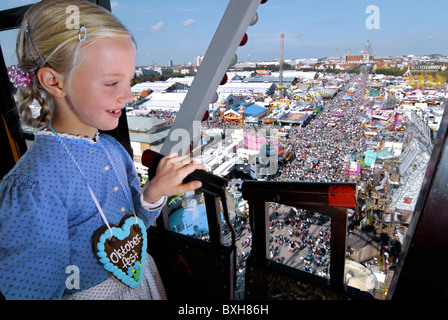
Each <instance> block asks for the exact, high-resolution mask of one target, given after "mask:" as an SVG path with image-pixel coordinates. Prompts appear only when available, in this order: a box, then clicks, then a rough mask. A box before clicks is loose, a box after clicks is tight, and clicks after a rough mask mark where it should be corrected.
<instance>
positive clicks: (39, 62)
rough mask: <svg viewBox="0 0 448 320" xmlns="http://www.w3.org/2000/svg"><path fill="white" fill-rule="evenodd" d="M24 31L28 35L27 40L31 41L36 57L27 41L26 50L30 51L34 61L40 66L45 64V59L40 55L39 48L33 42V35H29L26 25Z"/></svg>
mask: <svg viewBox="0 0 448 320" xmlns="http://www.w3.org/2000/svg"><path fill="white" fill-rule="evenodd" d="M25 33H26V35H27V37H28V40H29V42H31V44H32V45H33V48H34V50H35V51H36V53H37V55H38V57H37V58H36V57H35V56H34V54H33V50H31V47H30V44H29V42H28V50H29V51H30V54H31V56H32V57H33V59H34V61H36V63H37V64H38V65H39V67H42V66H43V65H44V64H45V59H44V58H43V57H42V55H41V54H40V52H39V50H38V49H37V46H36V44H35V43H34V40H33V37H32V36H31V32H30V30H29V28H28V25H26V30H25Z"/></svg>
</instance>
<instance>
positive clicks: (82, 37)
mask: <svg viewBox="0 0 448 320" xmlns="http://www.w3.org/2000/svg"><path fill="white" fill-rule="evenodd" d="M86 37H87V29H86V27H84V26H82V27H81V28H79V32H78V40H79V42H84V41H86Z"/></svg>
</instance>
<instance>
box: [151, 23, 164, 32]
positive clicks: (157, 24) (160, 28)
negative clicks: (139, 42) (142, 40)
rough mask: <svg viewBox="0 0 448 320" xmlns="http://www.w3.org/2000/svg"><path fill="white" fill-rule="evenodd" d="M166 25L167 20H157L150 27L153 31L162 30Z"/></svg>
mask: <svg viewBox="0 0 448 320" xmlns="http://www.w3.org/2000/svg"><path fill="white" fill-rule="evenodd" d="M164 26H165V22H163V21H160V22H157V23H156V24H155V25H153V26H151V27H150V28H149V31H151V32H161V31H163V27H164Z"/></svg>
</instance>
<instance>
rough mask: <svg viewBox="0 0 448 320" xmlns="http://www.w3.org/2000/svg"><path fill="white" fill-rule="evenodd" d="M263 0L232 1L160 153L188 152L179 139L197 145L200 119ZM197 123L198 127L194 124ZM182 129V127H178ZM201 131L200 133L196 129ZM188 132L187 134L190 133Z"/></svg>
mask: <svg viewBox="0 0 448 320" xmlns="http://www.w3.org/2000/svg"><path fill="white" fill-rule="evenodd" d="M259 5H260V0H230V2H229V5H228V6H227V9H226V11H225V13H224V15H223V17H222V19H221V22H220V23H219V25H218V28H217V30H216V32H215V35H214V36H213V39H212V41H211V43H210V45H209V47H208V49H207V52H206V53H205V55H204V59H203V60H202V63H201V65H200V67H199V70H198V73H197V74H196V76H195V78H194V80H193V82H192V84H191V87H190V89H189V90H188V93H187V95H186V96H185V99H184V102H183V104H182V107H181V108H180V110H179V112H178V114H177V116H176V120H175V121H174V124H173V125H172V127H171V129H170V132H169V134H168V136H167V138H166V140H165V142H164V144H163V146H162V149H161V153H162V154H168V153H170V152H177V153H180V154H185V153H187V151H188V150H186V148H180V147H179V146H180V143H181V142H179V140H183V142H184V143H185V142H186V141H187V140H186V139H189V140H188V142H187V144H188V145H190V143H191V142H192V145H193V147H194V146H196V145H197V143H198V139H199V135H200V127H199V126H200V125H199V124H200V121H201V120H202V118H203V116H204V114H205V112H206V111H207V108H208V105H209V104H210V103H211V101H212V99H213V97H214V95H215V93H216V90H217V89H218V86H219V84H220V82H221V80H222V78H223V77H224V75H225V73H226V71H227V70H228V68H229V66H230V63H231V61H232V59H233V58H234V55H235V52H236V50H237V48H238V46H239V44H240V42H241V40H242V38H243V36H244V33H245V32H246V30H247V28H248V26H249V25H250V23H251V21H252V20H253V18H254V17H255V15H256V13H257V9H258V6H259ZM193 123H196V124H195V128H194V125H193ZM179 129H182V130H179ZM194 130H199V133H198V132H197V131H196V132H193V131H194ZM187 132H188V135H187Z"/></svg>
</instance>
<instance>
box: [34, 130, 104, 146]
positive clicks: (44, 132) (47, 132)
mask: <svg viewBox="0 0 448 320" xmlns="http://www.w3.org/2000/svg"><path fill="white" fill-rule="evenodd" d="M36 135H44V136H52V137H54V136H55V135H54V133H53V132H51V131H50V130H49V129H48V128H45V129H43V130H40V131H38V132H36ZM58 135H59V136H60V137H61V138H67V139H77V140H85V141H88V142H90V143H97V142H98V137H99V135H100V133H99V131H98V130H97V131H96V133H95V137H93V139H91V138H89V137H85V136H83V135H75V134H70V133H64V132H58Z"/></svg>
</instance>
